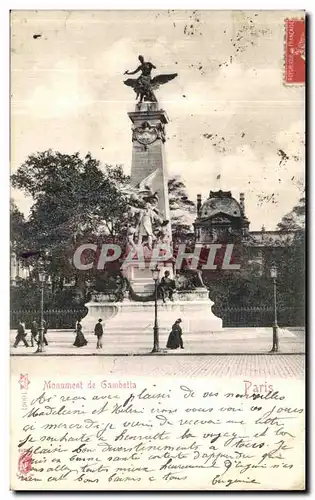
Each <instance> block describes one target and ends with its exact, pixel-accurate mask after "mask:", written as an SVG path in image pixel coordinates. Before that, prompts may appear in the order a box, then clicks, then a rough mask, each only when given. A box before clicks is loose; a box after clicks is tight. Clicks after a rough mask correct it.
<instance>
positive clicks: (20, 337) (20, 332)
mask: <svg viewBox="0 0 315 500" xmlns="http://www.w3.org/2000/svg"><path fill="white" fill-rule="evenodd" d="M25 337H26V332H25V327H24V324H23V323H22V321H20V322H19V324H18V327H17V336H16V337H15V341H14V344H13V347H17V346H18V344H19V343H20V342H21V341H22V342H24V345H25V347H29V345H28V343H27V340H26V338H25Z"/></svg>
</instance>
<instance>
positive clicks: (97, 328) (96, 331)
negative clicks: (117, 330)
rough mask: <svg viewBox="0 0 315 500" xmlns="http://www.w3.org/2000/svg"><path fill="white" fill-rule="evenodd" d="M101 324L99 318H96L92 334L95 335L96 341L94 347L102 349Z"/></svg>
mask: <svg viewBox="0 0 315 500" xmlns="http://www.w3.org/2000/svg"><path fill="white" fill-rule="evenodd" d="M103 333H104V332H103V325H102V320H101V318H100V319H99V320H98V323H96V325H95V328H94V335H96V336H97V343H96V349H102V348H103V344H102V338H103Z"/></svg>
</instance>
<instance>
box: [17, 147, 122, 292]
mask: <svg viewBox="0 0 315 500" xmlns="http://www.w3.org/2000/svg"><path fill="white" fill-rule="evenodd" d="M11 179H12V184H13V186H14V187H15V188H18V189H21V190H22V191H23V192H24V193H26V194H27V195H30V196H32V198H33V200H34V204H33V206H32V207H31V212H30V217H29V220H28V222H27V224H26V235H25V241H24V244H25V246H26V249H46V250H49V251H50V253H51V254H52V259H51V261H50V262H49V263H48V264H47V272H48V273H49V275H50V276H51V277H52V280H53V283H55V282H56V280H58V281H59V285H60V288H62V287H63V283H64V280H65V278H67V279H72V278H74V279H76V280H78V279H79V278H80V277H82V272H81V273H80V271H78V270H76V269H75V268H74V266H73V264H72V262H71V261H72V257H73V253H74V251H75V249H76V248H77V246H78V245H79V244H81V243H83V242H86V241H95V240H96V239H97V238H98V236H99V235H100V234H103V235H106V236H109V237H111V239H112V241H113V240H115V239H117V238H118V239H119V238H120V235H121V233H122V232H123V229H124V228H125V226H126V223H125V222H124V221H125V214H126V210H127V202H126V197H125V196H124V195H123V194H122V192H121V188H122V187H124V186H125V185H127V184H128V182H129V178H128V177H127V176H125V175H124V173H123V170H122V167H121V166H114V167H113V166H109V165H106V166H105V169H102V168H101V166H100V162H99V161H97V160H95V159H94V158H92V156H91V155H90V153H88V154H87V155H86V156H85V157H84V158H81V156H80V155H79V153H74V154H72V155H68V154H62V153H60V152H57V151H52V150H48V151H44V152H38V153H35V154H32V155H30V156H29V157H28V158H27V159H26V161H25V162H24V163H23V164H22V165H21V166H20V167H19V169H18V171H17V172H16V173H15V174H13V175H12V177H11ZM86 278H87V275H86V273H85V275H84V280H83V281H85V280H86Z"/></svg>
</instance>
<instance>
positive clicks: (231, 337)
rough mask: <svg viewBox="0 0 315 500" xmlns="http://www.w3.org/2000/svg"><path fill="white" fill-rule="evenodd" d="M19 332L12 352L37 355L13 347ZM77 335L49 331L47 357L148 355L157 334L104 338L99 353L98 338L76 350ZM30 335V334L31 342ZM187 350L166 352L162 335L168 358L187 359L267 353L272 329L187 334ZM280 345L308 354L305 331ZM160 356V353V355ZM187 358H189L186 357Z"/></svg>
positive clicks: (286, 334)
mask: <svg viewBox="0 0 315 500" xmlns="http://www.w3.org/2000/svg"><path fill="white" fill-rule="evenodd" d="M15 335H16V332H15V331H11V334H10V346H11V348H10V352H11V354H12V355H33V353H34V351H35V349H36V347H34V348H32V347H29V348H26V347H24V345H23V344H22V343H20V344H19V346H18V347H17V348H13V347H12V346H13V342H14V338H15ZM74 338H75V334H74V332H73V331H72V330H56V331H53V330H51V331H49V332H48V335H47V339H48V342H49V345H48V347H45V348H44V353H43V355H45V356H47V355H48V356H49V355H51V356H54V355H66V356H82V355H90V356H91V355H98V356H99V355H146V354H149V353H150V352H151V350H152V345H153V333H151V332H148V333H143V334H139V335H134V334H128V333H126V332H125V333H121V334H119V336H115V337H114V336H113V335H112V336H109V335H108V334H106V332H105V334H104V336H103V349H102V350H96V348H95V347H96V337H95V336H94V335H93V334H92V333H89V334H87V335H86V339H87V341H88V344H87V345H86V346H84V347H80V348H77V347H74V346H73V342H74ZM29 339H30V334H29V333H28V335H27V340H28V341H29ZM183 341H184V349H178V350H176V351H166V350H165V346H166V342H167V335H165V334H162V335H161V336H160V346H161V348H162V349H163V350H164V354H165V355H167V356H173V355H175V356H183V355H189V354H200V355H205V354H229V353H231V354H242V353H244V354H267V353H268V352H269V351H270V349H271V346H272V329H271V328H225V329H223V330H222V331H220V332H214V333H209V334H195V335H194V334H183ZM279 345H280V352H281V353H282V354H303V353H304V352H305V335H304V330H303V329H302V328H300V329H290V330H288V329H279ZM159 355H160V354H159ZM185 358H186V356H185Z"/></svg>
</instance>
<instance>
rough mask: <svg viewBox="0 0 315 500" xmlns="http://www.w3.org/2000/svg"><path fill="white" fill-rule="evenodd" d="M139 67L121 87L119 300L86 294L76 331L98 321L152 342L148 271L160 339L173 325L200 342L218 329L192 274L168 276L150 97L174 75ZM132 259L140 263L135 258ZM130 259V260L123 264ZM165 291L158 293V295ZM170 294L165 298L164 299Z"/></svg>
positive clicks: (157, 118)
mask: <svg viewBox="0 0 315 500" xmlns="http://www.w3.org/2000/svg"><path fill="white" fill-rule="evenodd" d="M139 61H140V65H139V66H138V67H137V68H136V70H135V71H132V72H130V71H127V72H126V74H128V75H133V74H136V73H141V74H140V76H139V77H138V78H136V79H131V78H129V79H128V80H125V81H124V84H125V85H127V86H129V87H131V88H133V90H134V91H135V93H136V99H137V102H136V104H135V108H134V110H133V111H130V112H128V117H129V119H130V121H131V124H132V125H131V144H132V159H131V185H130V189H129V192H128V205H129V212H128V229H127V238H126V248H125V249H124V252H125V255H128V256H129V258H127V259H125V260H124V262H123V264H122V265H121V270H120V273H119V276H118V277H117V288H118V289H119V293H117V289H116V291H113V293H112V294H111V293H107V294H105V293H92V294H91V300H90V301H89V302H88V303H87V304H86V307H87V308H88V314H87V316H86V317H85V318H84V319H83V321H82V323H83V324H84V327H85V328H86V329H88V330H92V329H93V327H94V325H95V322H96V321H97V319H98V318H99V317H102V318H103V319H104V320H105V321H106V330H107V331H108V332H109V333H112V334H117V335H118V334H120V333H121V332H129V333H130V335H132V334H133V333H137V334H139V333H143V335H145V336H150V337H151V336H152V328H153V322H154V308H155V301H154V299H155V296H154V290H155V288H154V287H155V282H154V280H153V279H152V270H153V269H158V270H159V276H160V279H159V288H158V290H160V293H159V297H158V298H159V299H163V300H158V307H159V310H158V317H159V326H160V331H161V332H162V333H163V332H164V333H165V332H168V331H169V330H170V328H171V326H172V324H173V323H174V322H175V321H176V319H177V318H178V317H180V318H181V319H182V321H183V330H184V331H185V332H187V333H189V334H192V335H193V334H194V333H200V332H203V333H204V334H205V335H207V334H210V333H211V332H212V331H215V330H219V329H221V328H222V320H221V319H219V318H217V317H216V316H214V314H213V313H212V310H211V307H212V305H213V302H212V301H211V300H210V299H209V291H208V290H207V288H206V287H205V286H204V284H203V281H202V276H201V272H200V270H198V269H197V268H196V266H195V267H194V265H192V267H191V269H190V270H189V269H188V270H186V272H185V273H183V272H182V271H181V270H178V269H176V265H175V264H176V259H175V258H174V254H173V244H172V229H171V228H172V221H171V217H170V209H169V200H168V172H167V163H166V156H167V155H166V147H165V146H166V134H165V128H166V126H167V124H168V122H169V118H168V116H167V113H166V110H164V109H161V107H160V105H159V102H158V100H157V98H156V96H155V91H156V90H157V89H158V87H159V86H160V85H162V84H165V83H166V82H169V81H171V80H173V79H174V78H175V77H177V76H178V75H177V74H176V73H173V74H167V75H158V76H156V77H153V78H152V76H151V72H152V70H154V69H155V66H154V64H153V63H151V62H146V61H145V60H144V57H143V56H139ZM139 254H140V257H139ZM130 256H131V258H130ZM163 287H165V289H163ZM170 290H172V291H171V292H170Z"/></svg>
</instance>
